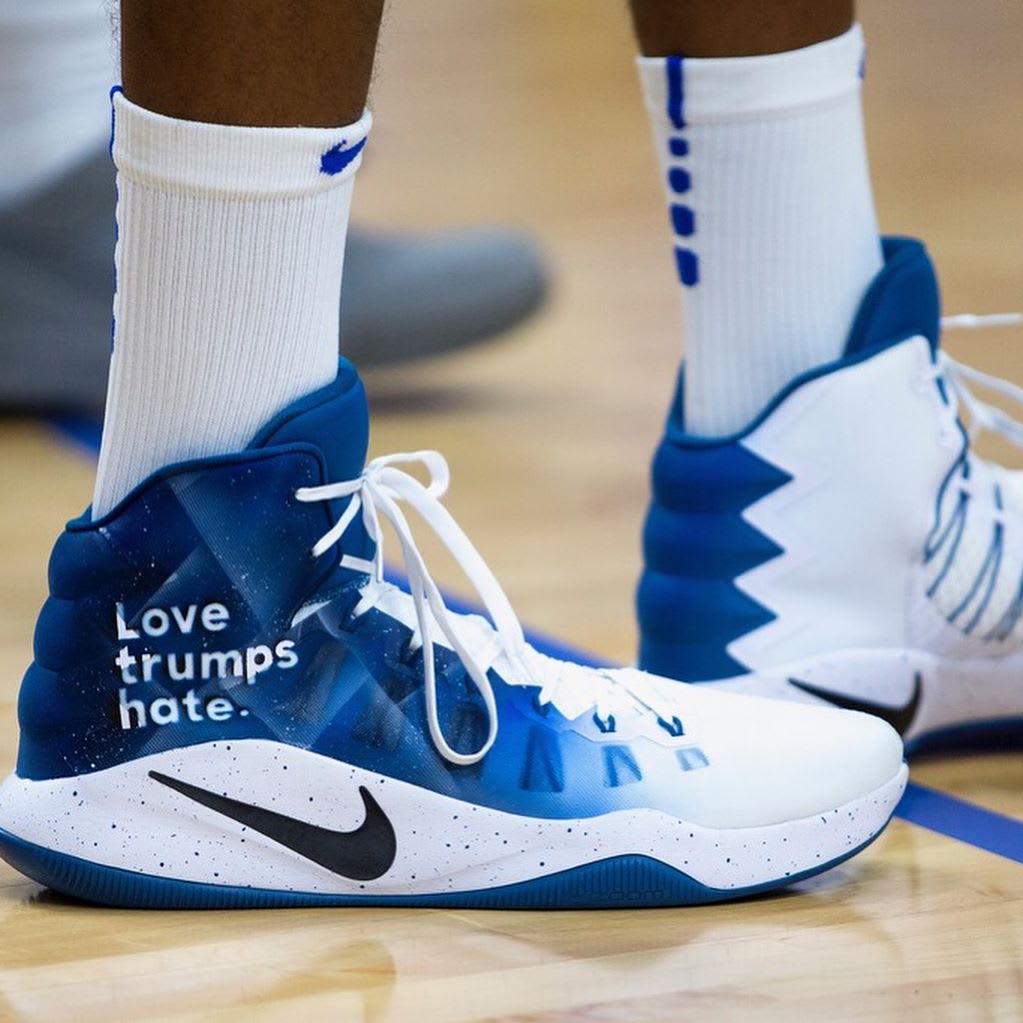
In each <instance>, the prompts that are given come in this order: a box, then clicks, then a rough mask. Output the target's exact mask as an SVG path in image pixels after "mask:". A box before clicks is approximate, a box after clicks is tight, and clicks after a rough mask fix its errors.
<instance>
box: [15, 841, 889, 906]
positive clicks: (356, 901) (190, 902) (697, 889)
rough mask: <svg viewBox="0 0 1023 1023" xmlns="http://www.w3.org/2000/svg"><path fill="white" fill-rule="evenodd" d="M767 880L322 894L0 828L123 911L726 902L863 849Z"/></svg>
mask: <svg viewBox="0 0 1023 1023" xmlns="http://www.w3.org/2000/svg"><path fill="white" fill-rule="evenodd" d="M883 830H884V829H883V828H881V829H879V830H878V832H877V833H876V834H874V835H872V836H871V837H870V838H869V839H867V841H866V842H864V843H863V844H862V845H860V846H857V847H856V848H855V849H850V850H849V851H848V852H846V853H843V855H841V856H839V857H837V858H835V859H833V860H830V861H828V862H827V863H822V864H820V865H819V866H816V867H812V868H810V869H809V870H804V871H802V872H800V873H798V874H792V875H791V876H786V877H781V878H778V879H777V880H774V881H768V882H766V883H764V884H759V885H752V886H750V887H747V888H735V889H720V888H708V887H707V886H706V885H702V884H700V883H699V882H698V881H694V880H693V879H692V878H691V877H689V876H688V875H687V874H684V873H682V872H681V871H678V870H675V869H673V868H672V867H669V866H666V865H665V864H663V863H660V862H658V861H657V860H654V859H651V858H649V857H647V856H618V857H614V858H612V859H607V860H601V861H599V862H597V863H589V864H586V865H584V866H581V867H574V868H572V869H571V870H564V871H561V872H559V873H557V874H551V875H549V876H547V877H541V878H536V879H534V880H531V881H522V882H519V883H517V884H510V885H504V886H502V887H500V888H491V889H485V890H482V891H470V892H452V893H443V894H433V895H322V894H316V893H313V892H281V891H272V890H268V889H263V888H239V887H231V886H227V885H212V884H202V883H198V882H193V881H177V880H172V879H169V878H161V877H151V876H148V875H146V874H142V873H137V872H135V871H130V870H122V869H120V868H118V867H107V866H103V865H101V864H97V863H90V862H89V861H88V860H83V859H79V858H78V857H77V856H69V855H67V854H65V853H58V852H54V851H53V850H51V849H45V848H43V847H42V846H38V845H34V844H32V843H31V842H25V841H23V840H22V839H20V838H17V837H16V836H14V835H11V834H9V833H8V832H6V831H3V830H0V856H2V857H3V859H5V860H6V861H7V862H8V863H9V864H10V865H11V866H12V867H14V868H15V870H18V871H20V872H21V873H22V874H25V875H26V876H27V877H30V878H32V880H34V881H38V882H39V884H42V885H45V886H46V887H47V888H52V889H53V890H55V891H57V892H60V893H61V894H63V895H69V896H72V897H73V898H76V899H81V900H83V901H85V902H91V903H96V904H98V905H103V906H117V907H121V908H126V909H275V908H282V909H284V908H303V907H329V906H335V907H354V906H377V907H386V906H393V907H422V908H431V907H432V908H437V909H443V908H447V909H631V908H655V907H665V906H698V905H704V904H706V903H713V902H729V901H732V900H734V899H741V898H748V897H750V896H755V895H761V894H764V893H766V892H771V891H775V890H777V889H780V888H785V887H787V886H788V885H791V884H795V883H796V882H797V881H801V880H803V879H804V878H807V877H812V876H814V875H815V874H821V873H823V872H824V871H826V870H830V869H831V868H832V867H836V866H838V864H840V863H843V862H845V860H847V859H849V858H850V857H851V856H855V855H856V854H857V853H858V852H860V851H861V850H862V849H865V848H866V847H867V846H868V845H870V843H871V842H873V841H874V839H875V838H877V836H878V835H879V834H880V833H881V831H883Z"/></svg>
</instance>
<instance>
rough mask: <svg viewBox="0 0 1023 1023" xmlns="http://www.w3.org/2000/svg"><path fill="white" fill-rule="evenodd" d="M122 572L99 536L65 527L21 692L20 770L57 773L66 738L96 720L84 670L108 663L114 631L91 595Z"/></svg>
mask: <svg viewBox="0 0 1023 1023" xmlns="http://www.w3.org/2000/svg"><path fill="white" fill-rule="evenodd" d="M115 572H116V563H115V562H114V561H113V559H112V558H111V556H110V551H109V549H108V547H107V544H106V542H105V540H104V539H103V537H102V535H101V534H99V533H72V532H68V531H66V532H64V533H62V534H61V535H60V537H59V538H58V539H57V542H56V544H55V545H54V547H53V551H52V552H51V554H50V561H49V568H48V573H47V577H48V584H49V595H48V596H47V598H46V601H45V602H44V604H43V606H42V608H41V610H40V612H39V617H38V618H37V620H36V627H35V633H34V636H33V642H32V653H33V660H32V663H31V664H30V665H29V666H28V669H27V670H26V672H25V674H24V676H23V678H22V682H21V688H20V690H19V693H18V725H19V729H20V741H19V745H18V764H17V770H18V774H19V775H21V776H22V777H40V776H45V775H48V774H51V773H53V772H54V770H55V768H56V762H58V761H59V760H60V759H61V756H62V753H61V748H62V743H63V742H64V741H65V740H66V739H67V738H68V737H70V736H73V735H75V734H78V733H79V732H80V731H81V730H82V729H83V728H86V727H89V725H90V723H91V724H92V726H93V727H95V708H94V707H93V706H92V703H91V701H89V700H88V699H86V698H85V697H86V690H85V687H84V686H83V678H82V672H83V671H88V670H90V666H92V669H91V670H93V671H95V670H96V666H97V665H99V664H104V663H105V657H106V654H107V652H108V650H109V646H110V642H111V637H110V635H109V633H110V628H109V625H107V624H106V623H105V622H104V621H102V619H101V616H100V615H99V609H98V607H97V604H96V602H95V601H94V600H90V594H93V593H96V592H97V591H100V590H102V589H103V588H104V587H105V586H106V585H109V582H110V580H111V578H112V577H113V576H114V574H115Z"/></svg>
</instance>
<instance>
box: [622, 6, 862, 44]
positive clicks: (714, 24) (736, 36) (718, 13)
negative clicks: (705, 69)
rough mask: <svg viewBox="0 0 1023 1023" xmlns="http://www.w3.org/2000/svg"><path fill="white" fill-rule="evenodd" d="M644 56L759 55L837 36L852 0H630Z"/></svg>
mask: <svg viewBox="0 0 1023 1023" xmlns="http://www.w3.org/2000/svg"><path fill="white" fill-rule="evenodd" d="M631 7H632V21H633V24H634V25H635V27H636V38H637V39H638V40H639V48H640V51H641V52H642V53H643V55H644V56H645V57H755V56H758V55H759V54H763V53H782V52H784V51H785V50H798V49H799V48H800V47H803V46H810V45H812V44H813V43H821V42H824V40H825V39H834V37H835V36H839V35H841V34H842V33H843V32H845V31H847V30H848V29H849V28H850V27H851V26H852V23H853V0H631Z"/></svg>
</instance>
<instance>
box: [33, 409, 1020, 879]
mask: <svg viewBox="0 0 1023 1023" xmlns="http://www.w3.org/2000/svg"><path fill="white" fill-rule="evenodd" d="M51 422H52V425H53V426H55V427H56V429H57V431H58V432H59V433H60V434H61V435H62V436H63V437H64V438H65V439H66V440H68V441H70V442H71V443H72V444H74V446H75V447H78V448H81V449H83V450H84V451H87V452H88V453H90V454H91V455H93V456H95V454H96V453H97V452H98V451H99V439H100V427H99V424H98V423H96V422H95V421H94V420H90V419H83V418H78V417H72V416H64V417H61V418H59V419H54V420H52V421H51ZM387 574H388V578H389V579H391V580H392V581H393V582H396V583H398V584H399V585H403V586H406V588H407V581H406V580H404V579H403V578H402V576H401V575H400V573H398V572H396V571H394V570H393V569H388V573H387ZM444 600H445V602H446V603H447V605H448V607H450V608H451V610H452V611H456V612H458V613H459V614H479V613H480V609H479V607H477V606H476V605H473V604H471V603H468V602H467V601H464V600H462V599H460V598H458V597H454V596H451V595H450V594H447V593H445V594H444ZM525 632H526V638H527V639H528V641H529V642H530V643H531V644H532V645H533V646H534V647H536V649H537V650H539V651H540V652H541V653H545V654H547V655H548V656H550V657H557V658H560V659H562V660H569V661H576V662H578V663H579V664H588V665H590V666H593V667H599V666H603V665H604V664H605V663H606V662H605V661H604V660H602V659H600V658H596V657H594V656H593V654H590V653H587V652H586V651H585V650H580V649H579V648H578V647H574V646H571V645H570V644H568V643H565V642H564V641H562V640H560V639H557V638H555V637H554V636H549V635H547V634H546V633H542V632H537V631H536V630H534V629H526V630H525ZM895 816H896V817H898V818H900V819H901V820H904V821H907V822H908V823H910V824H915V825H917V826H918V827H921V828H926V829H927V830H928V831H934V832H936V833H937V834H939V835H944V836H945V837H946V838H952V839H955V840H956V841H957V842H963V843H965V844H966V845H972V846H974V847H975V848H977V849H983V850H984V851H985V852H990V853H994V854H995V855H996V856H1003V857H1005V858H1006V859H1008V860H1013V861H1014V862H1016V863H1023V821H1018V820H1015V819H1014V818H1012V817H1007V816H1005V814H1001V813H996V812H995V811H994V810H986V809H985V808H984V807H982V806H978V805H977V804H976V803H970V802H967V801H966V800H964V799H959V798H957V797H956V796H950V795H949V794H948V793H946V792H939V791H937V790H936V789H932V788H928V787H927V786H926V785H920V784H919V783H917V782H913V781H911V782H910V783H909V785H908V786H907V788H906V794H905V795H904V796H903V797H902V802H901V803H899V805H898V808H897V809H896V811H895Z"/></svg>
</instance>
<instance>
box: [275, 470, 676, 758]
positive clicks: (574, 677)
mask: <svg viewBox="0 0 1023 1023" xmlns="http://www.w3.org/2000/svg"><path fill="white" fill-rule="evenodd" d="M399 465H419V466H420V467H422V468H424V469H425V470H426V473H427V475H428V478H429V481H428V483H427V484H426V485H425V486H424V484H423V483H421V482H420V481H419V480H418V479H416V477H415V476H412V475H411V474H409V473H407V472H405V471H404V470H403V469H399V468H398V466H399ZM450 478H451V477H450V471H449V469H448V464H447V462H446V461H445V459H444V456H443V455H441V454H440V452H438V451H415V452H410V453H401V454H393V455H385V456H382V457H380V458H374V459H373V460H372V461H370V462H369V463H368V464H367V465H366V468H365V469H364V471H363V472H362V474H361V475H360V476H359V477H358V478H357V479H353V480H346V481H343V482H339V483H328V484H325V485H323V486H317V487H301V488H299V489H298V490H297V491H296V493H295V497H296V499H297V500H299V501H302V502H314V501H333V500H337V499H340V498H346V497H348V498H351V500H350V501H349V502H348V506H347V507H346V508H345V510H344V513H343V514H342V515H341V517H340V518H339V519H338V520H337V522H335V523H334V525H333V526H332V527H331V528H330V529H329V530H328V531H327V532H326V533H324V535H323V536H322V537H320V539H319V540H318V541H317V542H316V544H315V546H314V547H313V549H312V554H313V556H314V557H320V556H322V555H323V554H325V553H326V552H327V551H328V550H330V548H332V547H333V546H334V545H335V544H337V543H338V542H339V541H340V540H341V538H342V537H343V536H344V534H345V532H346V531H347V530H348V529H349V527H350V526H351V525H352V523H353V522H355V521H356V518H357V516H359V515H360V513H361V516H362V521H363V524H364V526H365V529H366V532H367V533H368V535H369V537H370V539H371V540H372V541H373V543H374V545H375V550H374V554H373V558H372V560H370V561H367V560H365V559H362V558H356V557H353V556H351V555H348V554H344V555H343V556H342V558H341V562H340V563H341V565H342V566H343V567H345V568H350V569H353V570H355V571H359V572H364V573H366V574H367V575H369V576H370V581H369V583H367V584H366V585H365V586H364V587H363V588H362V591H361V599H360V601H359V603H358V604H357V605H356V607H355V608H354V609H353V611H352V615H353V616H355V617H358V616H360V615H363V614H365V613H366V612H367V611H369V610H370V609H371V608H372V607H376V606H380V607H381V609H382V610H384V611H385V612H387V613H391V612H392V611H397V612H398V613H399V614H400V610H401V607H400V605H401V604H402V603H407V601H408V599H409V595H407V594H405V593H404V591H402V590H400V589H399V588H398V587H396V586H393V585H392V584H390V583H387V582H385V580H384V537H383V533H382V530H381V528H380V527H381V518H383V519H386V520H387V521H388V522H389V523H390V525H391V527H392V528H393V530H394V533H395V535H396V536H397V538H398V543H399V545H400V547H401V552H402V560H403V563H404V565H403V567H404V570H405V574H406V576H407V578H408V582H409V591H410V596H411V600H412V606H413V610H414V616H415V622H416V626H415V629H414V630H413V636H412V640H411V641H410V644H409V646H410V649H418V648H420V647H421V648H422V652H423V689H424V694H425V700H426V720H427V724H428V727H429V730H430V737H431V739H432V740H433V743H434V745H435V746H436V748H437V750H438V752H439V753H440V754H441V755H442V756H443V757H444V758H445V759H446V760H448V761H450V762H451V763H453V764H459V765H468V764H474V763H477V762H478V761H480V760H482V759H483V757H484V756H486V754H487V753H488V752H489V750H490V748H491V747H492V746H493V744H494V742H495V740H496V739H497V730H498V714H497V701H496V698H495V696H494V689H493V686H492V684H491V682H490V679H489V677H488V674H487V672H488V671H489V669H490V668H491V667H496V668H498V669H499V670H500V672H501V676H502V678H504V679H505V680H506V681H508V682H509V683H510V684H513V685H526V686H534V687H537V688H538V689H539V695H538V697H537V703H538V704H539V705H541V706H543V705H545V704H547V703H554V704H555V705H556V706H557V707H558V709H559V711H561V712H562V713H564V714H565V716H566V717H568V718H574V717H577V716H579V714H581V713H584V712H585V711H586V710H587V709H589V708H590V707H596V714H597V715H598V716H600V717H601V719H602V720H604V721H607V720H609V719H610V720H611V721H612V726H613V724H614V721H615V720H616V718H617V716H625V715H628V714H629V713H630V712H631V713H633V714H635V713H651V714H654V715H656V716H657V717H658V720H660V721H663V720H668V721H674V722H677V720H678V719H677V718H674V719H673V718H671V717H669V718H667V719H665V718H664V717H663V715H662V714H661V713H659V711H658V710H657V707H656V701H657V693H656V691H655V690H654V689H652V688H651V689H650V691H649V692H648V691H647V689H646V688H645V687H643V686H642V685H640V684H638V683H637V684H630V683H629V682H627V681H625V680H624V679H618V678H614V677H612V676H611V674H610V673H607V672H597V671H593V670H592V669H586V668H583V667H581V666H580V665H576V664H571V663H568V662H562V661H557V660H555V659H554V658H550V657H546V656H545V655H543V654H540V653H538V652H537V651H536V650H534V649H533V648H532V647H530V646H529V645H528V644H527V643H526V640H525V636H524V634H523V631H522V625H521V624H520V622H519V620H518V618H517V616H516V614H515V611H514V610H513V609H512V606H511V603H510V602H509V600H508V598H507V596H506V595H505V593H504V590H502V588H501V585H500V583H499V582H498V581H497V579H496V577H495V576H494V574H493V572H492V571H491V570H490V568H489V567H488V566H487V564H486V562H485V561H484V560H483V558H482V556H481V555H480V554H479V552H478V551H477V550H476V548H475V547H474V546H473V544H472V542H471V541H470V540H469V538H468V537H467V536H466V534H465V532H464V531H463V530H462V528H461V526H459V525H458V523H457V522H456V521H455V519H454V517H453V516H452V515H451V513H450V512H449V511H448V510H447V509H446V508H445V507H444V505H443V504H442V503H441V502H440V498H441V497H442V496H443V495H444V493H445V492H446V491H447V488H448V484H449V482H450ZM399 504H405V505H407V506H408V507H410V508H412V509H413V510H414V511H415V512H416V513H417V514H418V515H419V516H420V518H422V520H423V521H424V522H425V523H426V524H427V525H428V526H429V527H430V529H431V530H432V531H433V533H434V534H435V535H436V537H437V538H438V539H439V540H440V541H441V543H443V544H444V546H445V547H446V548H447V550H448V551H449V552H450V554H451V555H452V557H453V558H454V559H455V561H456V562H457V563H458V565H459V567H460V568H461V569H462V571H463V572H464V573H465V576H466V578H467V579H468V580H469V581H470V582H471V583H472V585H473V587H474V588H475V590H476V592H477V594H478V595H479V598H480V600H481V602H482V604H483V606H484V608H486V611H487V614H488V615H489V619H490V620H489V621H488V620H486V619H484V618H482V617H481V616H479V615H461V614H455V613H453V612H451V611H450V610H449V608H448V607H447V605H446V603H445V602H444V598H443V596H442V594H441V592H440V589H439V588H438V586H437V584H436V583H435V582H434V580H433V577H432V576H431V575H430V572H429V570H428V569H427V567H426V563H425V561H424V559H423V556H422V554H421V553H420V551H419V548H418V546H417V544H416V541H415V538H414V536H413V533H412V528H411V526H410V525H409V522H408V519H407V518H406V516H405V514H404V512H403V511H402V509H401V507H400V506H399ZM396 616H397V615H396ZM435 629H436V630H439V632H440V634H441V635H442V636H443V637H444V639H446V640H447V643H448V644H449V645H450V647H451V649H452V650H453V651H454V652H455V654H456V655H457V656H458V658H459V660H460V661H461V662H462V665H463V667H464V668H465V671H466V673H467V675H468V676H469V678H470V679H471V680H472V683H473V685H474V686H475V688H476V690H477V692H478V693H479V695H480V697H481V698H482V700H483V704H484V707H485V709H486V713H487V722H488V723H487V737H486V739H485V741H484V742H483V744H482V746H480V748H479V749H478V750H476V751H475V752H472V753H460V752H458V751H457V750H455V749H454V748H452V746H451V745H450V743H449V742H448V741H447V738H446V737H445V735H444V730H443V727H442V725H441V721H440V714H439V710H438V699H437V669H436V662H435V657H434V630H435ZM637 674H638V673H637ZM640 677H641V678H642V676H640ZM678 728H679V731H680V732H681V723H679V724H678Z"/></svg>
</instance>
